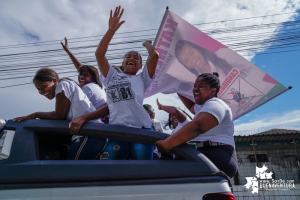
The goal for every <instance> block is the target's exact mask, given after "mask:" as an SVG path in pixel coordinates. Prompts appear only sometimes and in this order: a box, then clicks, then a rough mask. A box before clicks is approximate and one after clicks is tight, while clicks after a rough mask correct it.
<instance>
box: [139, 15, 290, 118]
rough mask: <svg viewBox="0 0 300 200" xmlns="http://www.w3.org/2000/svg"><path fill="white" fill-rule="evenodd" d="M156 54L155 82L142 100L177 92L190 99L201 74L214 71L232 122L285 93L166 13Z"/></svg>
mask: <svg viewBox="0 0 300 200" xmlns="http://www.w3.org/2000/svg"><path fill="white" fill-rule="evenodd" d="M154 46H155V48H156V50H157V51H158V52H159V61H158V64H157V68H156V73H155V79H154V81H153V82H152V83H151V85H150V86H149V88H148V89H147V91H146V92H145V95H144V96H145V98H146V97H149V96H151V95H154V94H156V93H158V92H161V93H164V94H170V93H179V94H181V95H183V96H185V97H187V98H189V99H191V100H194V97H193V93H192V89H193V85H194V82H195V80H196V78H197V77H198V76H199V75H200V74H202V73H212V72H218V73H219V79H220V81H221V87H220V91H219V93H218V97H219V98H221V99H222V100H224V101H225V102H226V103H227V104H228V105H229V106H230V107H231V110H232V113H233V116H234V119H237V118H239V117H241V116H242V115H244V114H246V113H248V112H250V111H251V110H253V109H254V108H257V107H258V106H260V105H262V104H264V103H265V102H267V101H269V100H270V99H272V98H274V97H275V96H277V95H278V94H280V93H282V92H284V91H286V90H287V88H286V87H285V86H283V85H282V84H280V83H279V82H277V81H276V80H275V79H273V78H272V77H271V76H269V75H268V74H266V73H265V72H263V71H262V70H260V69H259V68H257V67H256V66H255V65H253V64H252V63H251V62H249V61H248V60H246V59H245V58H243V57H242V56H240V55H239V54H237V53H236V52H234V51H232V50H231V49H229V48H228V47H226V46H225V45H223V44H221V43H220V42H218V41H216V40H214V39H213V38H211V37H209V36H208V35H206V34H204V33H203V32H201V31H200V30H198V29H197V28H196V27H194V26H193V25H191V24H189V23H188V22H186V21H184V20H183V19H182V18H180V17H179V16H177V15H176V14H174V13H172V12H171V11H169V10H166V13H165V15H164V18H163V20H162V23H161V25H160V28H159V30H158V33H157V35H156V39H155V42H154Z"/></svg>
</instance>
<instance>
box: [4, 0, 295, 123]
mask: <svg viewBox="0 0 300 200" xmlns="http://www.w3.org/2000/svg"><path fill="white" fill-rule="evenodd" d="M119 4H121V5H122V6H124V9H125V12H124V15H123V19H124V20H125V21H126V23H125V24H124V25H122V27H121V28H120V30H119V32H120V33H122V32H131V31H137V30H148V29H155V28H158V27H159V24H160V22H161V19H162V17H163V14H164V11H165V8H166V6H169V7H170V10H171V11H173V12H175V13H176V14H178V15H179V16H182V17H183V18H184V19H186V20H187V21H188V22H190V23H192V24H199V23H205V22H213V21H222V20H229V19H237V18H247V17H248V18H250V17H257V16H263V15H270V14H278V13H287V12H292V11H294V10H295V9H296V7H297V6H298V5H299V2H298V1H293V0H291V1H275V0H270V1H261V0H253V1H247V2H245V3H244V4H243V3H240V1H222V0H216V1H204V0H202V1H199V0H191V1H185V0H176V1H171V0H162V1H137V0H130V1H126V2H125V1H120V0H116V1H97V0H87V1H71V0H64V1H58V0H54V1H37V0H26V1H23V0H15V1H1V2H0V27H1V29H0V46H5V45H13V44H24V43H30V42H35V41H54V40H55V41H57V42H56V43H55V44H52V45H44V46H31V47H28V48H10V49H1V48H0V55H1V54H12V53H20V52H33V51H41V50H49V49H61V46H60V43H59V41H61V40H63V38H64V37H65V36H67V37H68V38H79V37H88V36H96V35H102V34H104V33H105V31H106V30H107V26H108V17H109V11H110V9H114V7H115V6H117V5H119ZM293 5H295V6H294V7H293ZM224 8H226V9H224ZM293 16H295V14H289V15H280V16H273V17H266V18H253V19H251V20H240V21H228V22H225V23H211V24H206V25H202V26H197V27H198V28H199V29H200V30H203V31H205V30H208V29H216V28H218V29H219V28H229V27H240V26H246V25H255V24H265V23H271V22H275V23H276V22H282V21H286V20H289V19H292V18H293ZM274 30H275V28H270V29H268V30H267V31H268V32H272V31H274ZM254 32H255V31H248V32H247V33H243V34H250V33H254ZM263 32H264V31H263V30H261V31H260V33H263ZM151 33H152V32H151ZM129 35H130V34H129ZM239 35H242V34H241V33H234V32H233V33H231V34H229V35H226V37H228V36H234V37H238V36H239ZM273 35H274V34H271V35H269V36H266V37H265V38H268V37H272V36H273ZM212 36H213V37H214V38H220V42H224V44H230V43H231V41H230V40H229V41H228V40H227V41H225V39H224V34H223V35H222V34H221V35H212ZM116 37H117V35H116ZM151 38H154V34H153V36H151ZM222 38H223V39H222ZM92 39H93V41H90V42H89V41H87V40H82V41H83V42H82V43H72V40H71V41H69V43H70V44H69V45H70V47H71V48H72V47H75V46H84V45H96V44H98V42H99V41H100V39H101V36H99V37H94V38H92ZM120 40H122V39H120ZM73 41H74V40H73ZM240 41H243V42H246V41H247V40H246V39H240ZM234 42H238V41H234ZM90 51H91V53H90V54H85V55H83V57H84V56H90V57H93V56H94V54H93V52H94V51H95V48H93V49H92V50H90ZM60 53H61V56H57V57H50V58H46V57H44V56H42V57H41V58H36V57H31V58H28V57H27V56H26V57H25V56H24V57H23V58H22V59H21V60H20V61H16V60H15V61H13V62H8V61H5V60H3V58H2V59H1V61H0V66H1V67H3V66H7V65H10V67H11V68H13V67H14V65H15V66H17V65H18V64H20V63H22V62H24V61H25V59H28V60H26V62H31V63H32V62H37V61H38V62H41V64H40V65H36V64H35V65H30V64H29V65H27V66H26V67H32V66H42V65H43V63H45V62H47V61H49V60H53V61H54V62H57V63H59V62H58V61H57V60H58V59H61V60H69V58H68V56H66V55H65V54H64V52H63V51H62V52H60ZM74 53H75V54H76V51H74ZM245 55H247V53H245ZM247 58H248V59H251V58H253V55H252V56H248V57H247ZM90 64H95V63H90ZM7 68H8V67H7ZM36 69H37V68H32V69H30V70H31V72H30V73H28V74H26V75H29V76H32V77H33V75H34V72H35V71H36ZM56 69H57V70H62V69H65V70H69V71H72V70H74V72H73V73H71V74H72V75H76V72H75V69H74V68H73V66H72V65H67V66H65V65H61V66H60V65H58V66H56ZM1 73H2V72H1ZM67 75H69V74H61V76H67ZM4 76H5V77H9V76H8V75H4ZM20 76H21V75H20ZM2 77H3V76H2ZM72 78H74V79H75V80H76V77H72ZM31 79H32V78H24V79H13V80H8V81H4V80H3V81H1V80H0V86H5V85H12V84H19V83H25V82H29V83H30V82H31ZM0 94H1V98H0V111H1V113H0V114H1V116H0V117H1V118H5V119H8V118H13V117H16V116H21V115H25V114H29V113H30V112H34V111H42V110H53V109H54V102H52V101H48V100H47V99H45V98H43V97H42V96H41V95H39V94H38V92H37V91H36V90H35V88H34V86H33V85H26V86H20V87H11V88H5V89H0ZM156 97H159V98H160V100H161V102H162V103H165V104H170V105H174V106H180V107H181V108H184V106H183V105H182V103H181V102H180V100H179V99H178V98H176V95H174V94H173V95H161V94H158V95H155V96H153V97H150V98H148V99H146V100H145V103H149V104H151V105H153V106H154V108H155V110H156V112H157V118H158V119H160V120H165V119H166V118H167V115H166V114H165V113H164V112H163V111H158V110H157V108H156V106H155V104H156V102H155V101H156ZM44 99H45V100H44Z"/></svg>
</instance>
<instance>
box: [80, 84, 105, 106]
mask: <svg viewBox="0 0 300 200" xmlns="http://www.w3.org/2000/svg"><path fill="white" fill-rule="evenodd" d="M81 89H82V91H83V92H84V93H85V94H86V96H87V97H88V98H89V100H90V102H91V103H92V104H93V106H94V107H95V108H96V109H99V108H100V107H101V106H103V104H105V103H106V93H105V90H104V89H103V88H101V87H100V86H99V85H97V84H96V83H88V84H85V85H84V86H82V88H81Z"/></svg>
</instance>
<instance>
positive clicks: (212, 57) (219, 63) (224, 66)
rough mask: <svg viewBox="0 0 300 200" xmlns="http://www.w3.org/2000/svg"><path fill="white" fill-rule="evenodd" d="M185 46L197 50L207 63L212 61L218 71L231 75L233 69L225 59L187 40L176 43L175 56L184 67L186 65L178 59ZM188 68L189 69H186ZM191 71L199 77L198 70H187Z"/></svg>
mask: <svg viewBox="0 0 300 200" xmlns="http://www.w3.org/2000/svg"><path fill="white" fill-rule="evenodd" d="M185 44H188V45H190V46H192V47H194V48H195V49H197V50H198V51H199V52H200V53H201V54H202V55H203V57H204V59H205V60H206V61H210V62H211V63H212V64H213V65H214V66H215V67H216V68H217V69H218V70H220V71H223V72H224V73H225V74H226V75H227V74H229V72H230V70H231V69H232V66H231V65H230V64H229V63H228V62H227V61H226V60H224V59H222V58H219V57H218V56H217V55H216V54H215V53H213V52H211V51H209V50H207V49H205V48H203V47H200V46H198V45H196V44H194V43H192V42H190V41H187V40H179V41H178V42H177V43H176V47H175V56H176V58H177V60H178V61H179V62H180V63H181V64H182V65H183V66H184V67H186V66H185V65H184V63H182V62H181V61H180V60H179V59H178V54H179V52H180V50H181V49H182V48H183V46H184V45H185ZM186 68H187V67H186ZM187 69H188V70H189V71H191V72H192V73H193V74H195V75H196V76H198V75H199V72H198V71H197V70H195V69H194V68H192V69H189V68H187ZM200 74H201V73H200Z"/></svg>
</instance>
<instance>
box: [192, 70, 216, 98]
mask: <svg viewBox="0 0 300 200" xmlns="http://www.w3.org/2000/svg"><path fill="white" fill-rule="evenodd" d="M200 77H201V78H203V79H204V80H205V81H206V82H207V84H208V85H209V87H210V88H216V89H217V91H216V94H215V95H217V94H218V92H219V90H220V80H219V73H218V72H213V73H212V74H211V73H204V74H200V75H199V76H198V77H197V78H200Z"/></svg>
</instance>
